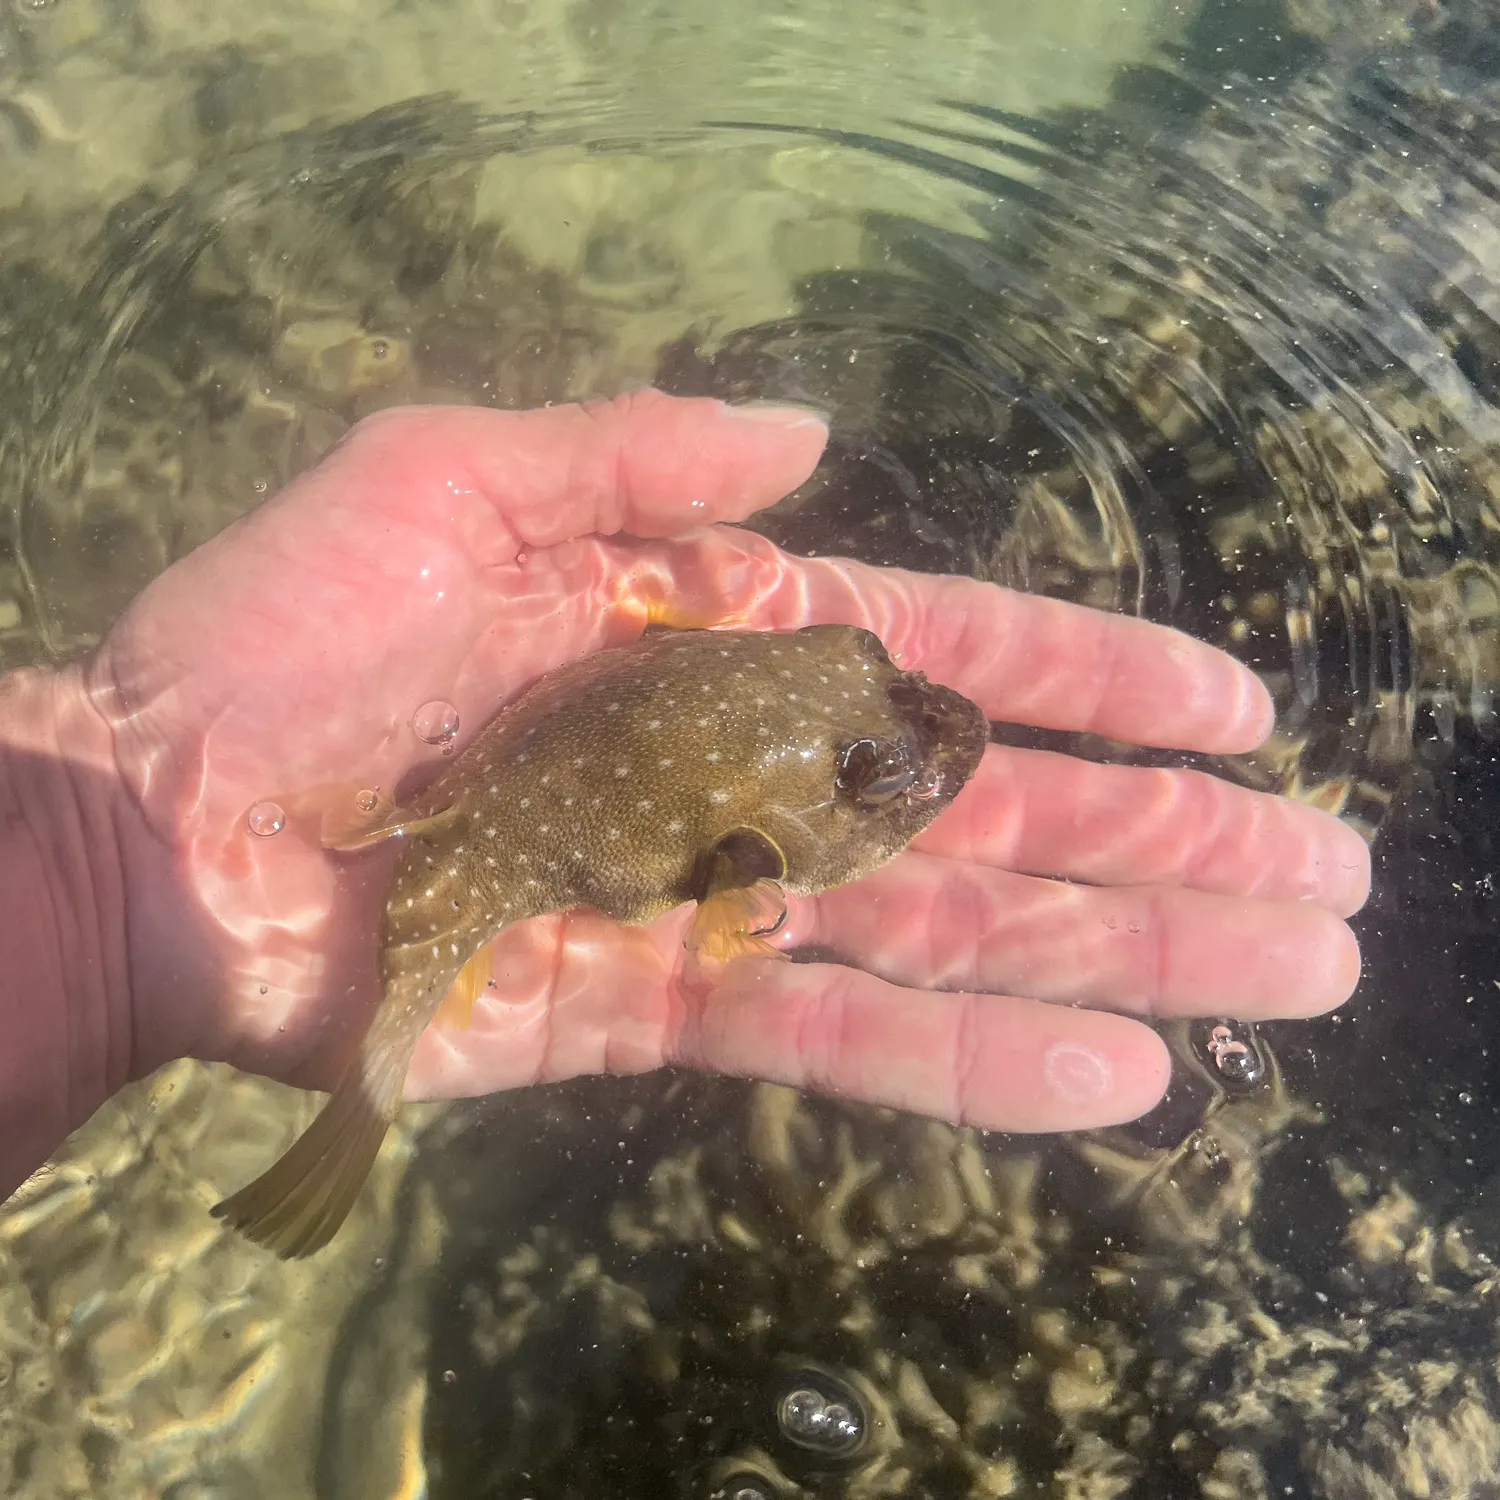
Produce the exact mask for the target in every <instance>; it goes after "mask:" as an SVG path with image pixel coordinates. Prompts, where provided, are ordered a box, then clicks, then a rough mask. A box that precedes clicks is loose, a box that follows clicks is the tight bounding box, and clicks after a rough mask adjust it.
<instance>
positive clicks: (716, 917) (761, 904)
mask: <svg viewBox="0 0 1500 1500" xmlns="http://www.w3.org/2000/svg"><path fill="white" fill-rule="evenodd" d="M785 921H786V892H785V891H783V890H782V888H781V886H780V884H779V883H778V882H776V881H774V880H767V879H760V880H757V881H755V882H753V883H752V884H750V885H740V886H730V887H727V888H726V889H724V890H721V891H716V892H715V893H714V894H713V895H712V896H706V897H704V899H703V900H702V901H700V902H699V903H698V910H697V911H696V912H695V913H694V914H693V925H692V926H691V927H690V928H689V929H688V935H687V948H688V951H689V952H690V953H691V954H692V955H693V956H694V957H695V958H697V959H699V960H702V961H704V962H707V963H713V964H726V963H729V962H730V961H731V960H732V959H736V958H783V957H785V955H784V954H783V953H782V951H781V950H780V949H779V948H778V947H776V945H775V944H774V943H770V942H768V941H767V939H768V938H769V937H770V935H771V934H772V933H773V932H775V931H777V929H778V928H780V926H781V924H782V923H783V922H785Z"/></svg>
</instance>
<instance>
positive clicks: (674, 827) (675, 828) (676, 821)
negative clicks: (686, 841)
mask: <svg viewBox="0 0 1500 1500" xmlns="http://www.w3.org/2000/svg"><path fill="white" fill-rule="evenodd" d="M667 832H668V833H681V832H682V819H681V818H673V819H672V821H671V822H670V823H668V824H667Z"/></svg>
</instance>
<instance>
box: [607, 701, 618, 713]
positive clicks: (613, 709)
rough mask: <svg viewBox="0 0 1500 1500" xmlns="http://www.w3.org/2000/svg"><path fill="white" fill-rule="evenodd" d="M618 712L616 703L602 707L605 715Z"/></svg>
mask: <svg viewBox="0 0 1500 1500" xmlns="http://www.w3.org/2000/svg"><path fill="white" fill-rule="evenodd" d="M619 711H620V705H619V704H618V703H606V704H605V705H604V712H605V713H607V714H617V713H619Z"/></svg>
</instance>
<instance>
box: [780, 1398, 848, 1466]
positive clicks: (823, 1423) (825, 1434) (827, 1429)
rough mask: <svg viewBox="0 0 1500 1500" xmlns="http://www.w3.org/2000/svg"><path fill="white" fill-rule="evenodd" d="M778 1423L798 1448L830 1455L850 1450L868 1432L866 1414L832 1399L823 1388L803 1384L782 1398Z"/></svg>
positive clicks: (846, 1403) (845, 1403)
mask: <svg viewBox="0 0 1500 1500" xmlns="http://www.w3.org/2000/svg"><path fill="white" fill-rule="evenodd" d="M776 1423H777V1426H779V1427H780V1428H781V1431H782V1434H783V1436H785V1437H786V1438H788V1439H790V1441H792V1442H794V1443H796V1444H797V1446H798V1447H800V1448H812V1449H815V1450H816V1451H817V1452H819V1453H824V1454H828V1455H831V1456H838V1455H841V1454H845V1453H848V1452H850V1451H851V1450H852V1449H854V1448H855V1447H857V1446H858V1445H859V1442H860V1440H861V1439H862V1438H863V1437H864V1435H865V1423H864V1417H863V1414H862V1413H861V1412H860V1411H858V1410H857V1409H856V1408H855V1406H854V1405H852V1404H851V1403H849V1402H846V1401H839V1400H836V1399H835V1400H830V1399H829V1398H828V1397H827V1396H825V1395H824V1394H823V1393H822V1392H821V1391H818V1390H814V1389H813V1388H812V1387H811V1386H804V1385H799V1386H797V1387H796V1388H795V1389H793V1390H790V1391H788V1392H787V1393H786V1395H784V1396H783V1397H782V1398H781V1402H780V1404H779V1405H778V1406H777V1408H776Z"/></svg>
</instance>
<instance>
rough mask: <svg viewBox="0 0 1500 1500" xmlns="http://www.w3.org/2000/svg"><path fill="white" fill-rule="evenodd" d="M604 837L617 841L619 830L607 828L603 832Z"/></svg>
mask: <svg viewBox="0 0 1500 1500" xmlns="http://www.w3.org/2000/svg"><path fill="white" fill-rule="evenodd" d="M604 836H605V837H606V838H611V839H617V838H619V836H620V830H619V829H618V828H607V829H605V831H604Z"/></svg>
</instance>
